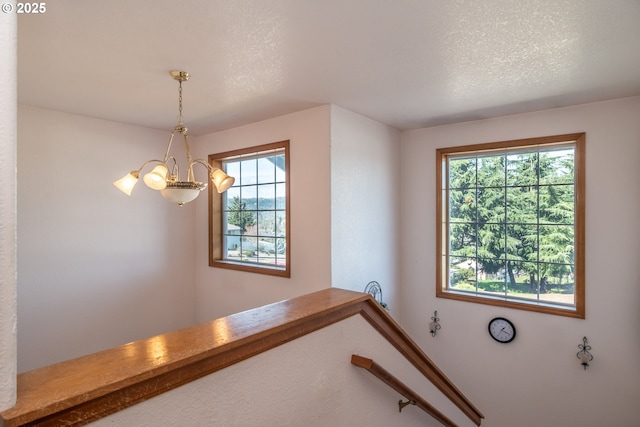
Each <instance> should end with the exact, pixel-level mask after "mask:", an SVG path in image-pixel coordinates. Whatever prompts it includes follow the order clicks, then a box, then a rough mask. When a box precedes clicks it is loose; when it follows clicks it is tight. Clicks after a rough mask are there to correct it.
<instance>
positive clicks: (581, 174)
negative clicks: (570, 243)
mask: <svg viewBox="0 0 640 427" xmlns="http://www.w3.org/2000/svg"><path fill="white" fill-rule="evenodd" d="M585 139H586V136H585V133H584V132H583V133H574V134H566V135H555V136H547V137H541V138H528V139H520V140H511V141H501V142H493V143H485V144H473V145H465V146H457V147H448V148H439V149H437V150H436V297H437V298H448V299H453V300H458V301H466V302H474V303H479V304H487V305H492V306H498V307H504V308H514V309H519V310H526V311H534V312H538V313H546V314H553V315H559V316H566V317H573V318H579V319H584V318H585V316H586V313H585V183H586V169H585V168H586V161H585V145H586V144H585ZM562 142H573V143H574V144H575V171H574V179H575V196H574V197H575V205H574V211H575V219H574V221H575V237H574V238H575V258H574V263H575V289H574V292H575V309H563V308H559V307H554V306H551V305H545V304H543V303H528V302H517V301H505V300H498V299H489V298H483V297H481V296H475V295H469V294H460V293H455V292H453V291H448V290H447V289H446V286H447V277H448V274H447V273H448V271H447V266H446V265H445V262H444V260H445V257H443V254H444V253H448V251H449V248H446V251H445V250H443V248H442V245H443V239H444V236H445V235H446V223H445V221H443V218H446V215H447V214H448V207H447V206H446V204H444V203H443V179H445V177H444V175H443V173H444V170H443V166H442V165H443V160H444V159H445V157H446V156H447V155H450V154H454V153H456V154H461V153H465V152H469V153H471V152H476V151H488V150H501V149H509V148H515V147H531V146H536V145H547V144H554V143H562Z"/></svg>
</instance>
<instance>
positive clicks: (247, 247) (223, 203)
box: [209, 141, 291, 277]
mask: <svg viewBox="0 0 640 427" xmlns="http://www.w3.org/2000/svg"><path fill="white" fill-rule="evenodd" d="M209 163H210V164H211V165H213V166H214V167H219V168H221V169H223V170H224V171H225V172H226V173H227V174H229V175H231V176H233V177H234V178H235V179H236V180H235V183H234V184H233V186H232V187H231V188H229V189H228V190H227V191H226V192H225V193H222V194H218V193H216V192H215V191H214V189H212V186H209V201H210V203H209V230H210V232H209V265H210V266H212V267H221V268H228V269H234V270H242V271H250V272H254V273H263V274H271V275H275V276H284V277H290V268H291V258H290V254H291V248H290V244H289V242H290V237H291V235H290V232H289V219H290V216H289V179H288V171H289V141H282V142H276V143H273V144H267V145H262V146H259V147H252V148H248V149H244V150H236V151H229V152H226V153H218V154H211V155H209Z"/></svg>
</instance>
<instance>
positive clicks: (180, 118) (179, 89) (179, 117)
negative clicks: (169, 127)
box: [178, 80, 184, 126]
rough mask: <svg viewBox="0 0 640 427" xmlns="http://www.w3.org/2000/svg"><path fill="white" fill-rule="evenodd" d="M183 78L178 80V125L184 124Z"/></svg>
mask: <svg viewBox="0 0 640 427" xmlns="http://www.w3.org/2000/svg"><path fill="white" fill-rule="evenodd" d="M183 124H184V123H182V80H178V125H180V126H182V125H183Z"/></svg>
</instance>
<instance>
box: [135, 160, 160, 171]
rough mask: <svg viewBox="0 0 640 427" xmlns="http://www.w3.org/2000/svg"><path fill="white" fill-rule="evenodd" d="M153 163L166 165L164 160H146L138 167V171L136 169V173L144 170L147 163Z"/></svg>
mask: <svg viewBox="0 0 640 427" xmlns="http://www.w3.org/2000/svg"><path fill="white" fill-rule="evenodd" d="M153 162H157V163H161V164H166V163H167V161H166V160H164V161H162V160H156V159H151V160H147V161H146V162H144V163H143V164H142V166H140V168H138V169H137V172H138V173H140V171H142V169H144V168H145V166H147V165H148V164H149V163H153Z"/></svg>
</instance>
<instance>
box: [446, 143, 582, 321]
mask: <svg viewBox="0 0 640 427" xmlns="http://www.w3.org/2000/svg"><path fill="white" fill-rule="evenodd" d="M584 145H585V135H584V134H583V133H580V134H572V135H559V136H552V137H544V138H534V139H526V140H517V141H504V142H496V143H489V144H478V145H471V146H463V147H450V148H443V149H438V150H436V162H437V163H436V169H437V179H436V181H437V200H436V209H437V218H438V227H437V239H436V241H437V252H436V254H437V263H436V276H437V277H436V281H437V286H436V295H437V296H438V297H442V298H451V299H458V300H463V301H469V302H478V303H483V304H491V305H499V306H505V307H511V308H519V309H524V310H530V311H539V312H544V313H550V314H558V315H564V316H570V317H578V318H584V315H585V314H584V309H585V307H584V281H585V279H584V185H585V170H584V169H585V165H584Z"/></svg>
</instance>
